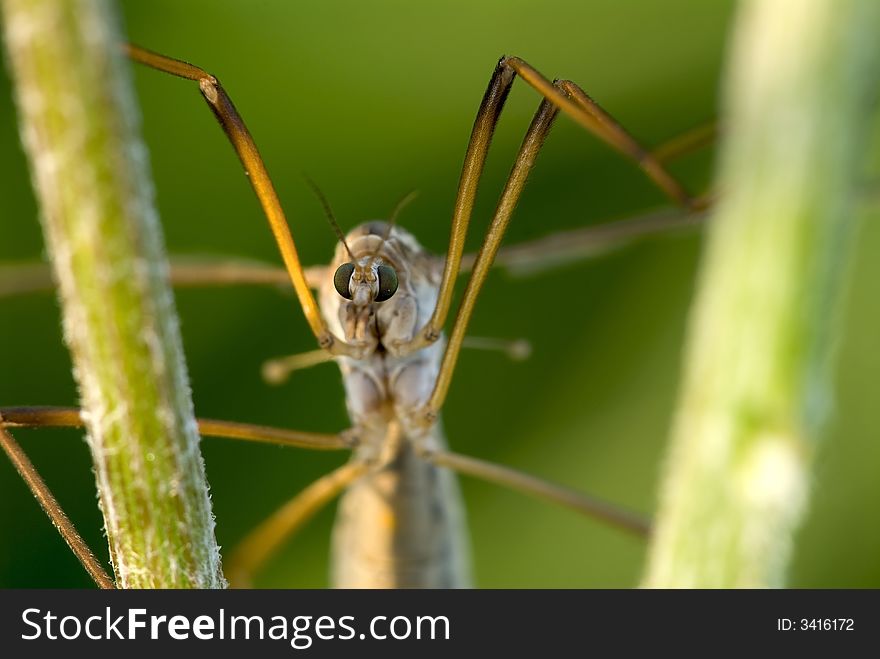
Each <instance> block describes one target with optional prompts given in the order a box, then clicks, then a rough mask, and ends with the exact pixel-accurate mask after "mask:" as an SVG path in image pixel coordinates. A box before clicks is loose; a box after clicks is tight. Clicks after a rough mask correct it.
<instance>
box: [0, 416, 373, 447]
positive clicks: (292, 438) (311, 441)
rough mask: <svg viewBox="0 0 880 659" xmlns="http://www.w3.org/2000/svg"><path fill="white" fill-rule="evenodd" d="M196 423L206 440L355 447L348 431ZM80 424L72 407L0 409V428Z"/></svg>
mask: <svg viewBox="0 0 880 659" xmlns="http://www.w3.org/2000/svg"><path fill="white" fill-rule="evenodd" d="M197 421H198V424H199V434H201V435H203V436H206V437H226V438H229V439H241V440H244V441H249V442H261V443H266V444H278V445H281V446H293V447H296V448H307V449H315V450H319V451H333V450H341V449H349V448H352V447H353V446H355V445H356V444H357V437H356V435H355V434H354V433H352V432H351V431H344V432H341V433H337V434H330V433H318V432H305V431H302V430H287V429H286V428H273V427H270V426H259V425H254V424H251V423H238V422H235V421H219V420H217V419H197ZM83 425H84V424H83V421H82V418H81V417H80V411H79V409H77V408H75V407H4V408H0V427H10V428H14V427H19V428H32V427H40V428H70V427H73V428H79V427H82V426H83Z"/></svg>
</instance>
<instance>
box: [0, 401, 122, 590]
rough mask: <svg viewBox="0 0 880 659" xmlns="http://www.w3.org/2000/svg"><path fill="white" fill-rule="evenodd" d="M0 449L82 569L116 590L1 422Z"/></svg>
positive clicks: (98, 581) (0, 418)
mask: <svg viewBox="0 0 880 659" xmlns="http://www.w3.org/2000/svg"><path fill="white" fill-rule="evenodd" d="M2 421H3V417H2V416H0V422H2ZM0 446H2V447H3V450H4V451H5V452H6V455H8V456H9V459H10V460H11V461H12V464H13V465H14V466H15V469H16V471H18V473H19V474H20V475H21V477H22V478H23V479H24V482H25V483H27V486H28V487H29V488H30V490H31V492H32V493H33V495H34V497H36V499H37V501H38V502H39V504H40V507H42V509H43V510H44V511H45V512H46V514H47V515H48V516H49V519H50V520H52V524H53V525H54V526H55V528H56V529H58V532H59V533H60V534H61V537H62V538H64V541H65V542H66V543H67V546H68V547H70V550H71V551H72V552H73V553H74V555H75V556H76V557H77V559H79V562H80V563H82V566H83V567H84V568H85V569H86V572H88V573H89V576H90V577H91V578H92V579H93V580H94V581H95V583H96V584H97V585H98V587H99V588H106V589H110V588H115V587H116V586H115V585H114V583H113V580H112V579H111V578H110V576H109V575H108V574H107V572H106V570H104V568H103V567H102V566H101V563H100V562H99V561H98V559H97V558H95V555H94V554H93V553H92V550H91V549H89V546H88V545H87V544H86V543H85V540H83V539H82V537H81V536H80V534H79V533H78V532H77V530H76V527H74V525H73V523H72V522H71V521H70V519H69V518H68V517H67V515H65V514H64V511H63V510H62V509H61V506H60V505H59V504H58V500H57V499H56V498H55V496H54V495H53V494H52V492H51V491H50V490H49V488H48V486H47V485H46V482H45V481H44V480H43V479H42V477H41V476H40V474H39V473H37V470H36V468H35V467H34V465H33V463H32V462H31V461H30V459H28V457H27V455H25V452H24V451H23V450H22V448H21V446H19V444H18V442H16V441H15V439H14V438H13V437H12V435H10V434H9V433H8V432H7V431H6V429H5V428H4V427H3V426H2V423H0Z"/></svg>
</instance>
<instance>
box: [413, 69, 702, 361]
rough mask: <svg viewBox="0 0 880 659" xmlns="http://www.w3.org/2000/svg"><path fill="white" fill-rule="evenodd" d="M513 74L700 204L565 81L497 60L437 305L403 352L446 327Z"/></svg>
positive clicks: (668, 189)
mask: <svg viewBox="0 0 880 659" xmlns="http://www.w3.org/2000/svg"><path fill="white" fill-rule="evenodd" d="M514 74H517V75H519V76H520V77H521V78H522V79H523V80H525V81H526V83H528V84H529V85H530V86H531V87H533V88H534V89H535V90H536V91H538V92H539V93H540V94H541V95H542V96H543V97H544V99H545V100H546V101H547V102H548V103H549V104H551V105H552V106H554V108H556V109H559V110H562V111H563V112H565V113H566V114H568V115H569V116H570V117H572V118H573V119H574V120H575V121H577V122H578V123H580V124H581V125H582V126H584V127H585V128H586V129H587V130H588V131H590V132H591V133H593V134H594V135H596V136H597V137H599V138H600V139H602V140H603V141H605V142H606V143H608V144H609V145H611V146H612V147H614V148H615V149H617V150H618V151H620V152H621V153H623V154H624V155H626V156H628V157H629V158H630V159H632V160H634V161H635V162H636V163H637V164H638V165H639V166H640V167H641V168H642V169H643V170H644V171H645V173H646V174H647V175H648V177H649V178H650V179H651V180H652V181H653V182H654V183H655V184H656V185H657V186H658V187H659V188H660V189H661V190H662V191H663V192H664V193H665V194H666V195H667V196H668V197H670V198H671V199H672V200H673V201H675V202H676V203H677V204H680V205H682V206H684V207H687V208H699V207H701V205H702V200H700V199H695V198H693V197H691V196H690V195H688V193H687V192H686V191H685V189H684V187H683V186H682V185H681V184H680V183H679V182H678V181H677V180H676V179H675V177H674V176H673V175H672V174H671V173H670V172H669V170H667V169H666V168H665V167H664V165H663V164H662V162H660V160H659V159H657V158H655V157H654V156H653V155H652V154H651V152H650V151H649V150H648V149H646V148H644V147H643V146H642V145H641V144H639V142H638V141H636V139H635V138H633V137H632V135H630V134H629V133H628V132H627V131H626V130H625V129H624V128H623V127H622V126H621V125H620V124H619V123H618V122H617V121H616V120H614V118H613V117H612V116H611V115H610V114H608V113H607V112H605V110H603V109H602V108H601V107H600V106H599V105H598V104H597V103H596V102H595V101H593V100H592V99H591V98H590V97H589V96H588V95H587V94H586V93H585V92H584V91H583V90H582V89H581V88H580V87H578V86H577V85H576V84H574V83H573V82H571V81H563V82H562V83H558V84H554V83H553V82H551V81H550V80H548V79H547V78H545V77H544V76H543V75H541V74H540V73H539V72H538V71H537V70H536V69H534V68H532V66H530V65H529V64H528V63H527V62H525V61H524V60H522V59H520V58H518V57H503V58H502V59H501V60H500V61H499V62H498V65H497V66H496V67H495V71H494V73H493V74H492V77H491V79H490V80H489V86H488V88H487V89H486V93H485V94H484V96H483V101H482V103H481V104H480V109H479V110H478V112H477V118H476V120H475V121H474V127H473V129H472V131H471V137H470V141H469V142H468V149H467V152H466V153H465V158H464V166H463V168H462V172H461V177H460V179H459V184H458V194H457V196H456V201H455V207H454V210H453V215H452V229H451V233H450V239H449V248H448V250H447V254H446V262H445V265H444V270H443V279H442V281H441V284H440V292H439V295H438V298H437V304H436V306H435V308H434V312H433V314H432V315H431V318H430V320H429V321H428V322H427V323H426V324H425V326H424V327H423V328H422V330H421V331H420V332H419V333H418V334H417V335H416V336H415V337H414V338H413V341H412V342H411V343H410V344H409V346H407V348H406V349H407V350H410V351H411V350H417V349H419V348H422V347H424V346H426V345H428V344H430V343H432V342H433V341H436V340H437V338H438V337H439V336H440V332H441V331H442V328H443V326H444V324H445V322H446V317H447V316H448V314H449V309H450V307H451V304H452V292H453V286H454V283H455V279H456V277H457V276H458V269H459V264H460V262H461V258H462V253H463V248H464V240H465V236H466V234H467V228H468V224H469V223H470V217H471V212H472V210H473V205H474V199H475V197H476V192H477V186H478V184H479V180H480V176H481V174H482V171H483V165H484V164H485V161H486V154H487V152H488V150H489V145H490V143H491V140H492V134H493V133H494V130H495V126H496V125H497V123H498V119H499V117H500V115H501V111H502V109H503V107H504V101H505V100H506V98H507V94H508V93H509V92H510V87H511V85H512V84H513V80H514ZM514 202H515V199H514Z"/></svg>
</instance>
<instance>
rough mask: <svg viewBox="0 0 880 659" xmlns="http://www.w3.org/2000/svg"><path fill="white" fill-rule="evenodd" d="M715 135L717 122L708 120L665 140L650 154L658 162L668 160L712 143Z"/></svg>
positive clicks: (716, 134)
mask: <svg viewBox="0 0 880 659" xmlns="http://www.w3.org/2000/svg"><path fill="white" fill-rule="evenodd" d="M717 136H718V122H717V121H709V122H706V123H705V124H701V125H699V126H696V127H694V128H691V129H690V130H687V131H685V132H683V133H681V134H680V135H676V136H675V137H672V138H670V139H668V140H666V141H665V142H663V143H662V144H660V145H659V146H657V147H655V148H654V150H653V151H651V154H652V155H653V156H654V159H655V160H657V161H659V162H670V161H672V160H675V159H676V158H681V157H682V156H686V155H687V154H689V153H692V152H694V151H697V150H698V149H702V148H703V147H704V146H707V145H709V144H712V142H714V141H715V138H716V137H717Z"/></svg>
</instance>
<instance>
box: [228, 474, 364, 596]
mask: <svg viewBox="0 0 880 659" xmlns="http://www.w3.org/2000/svg"><path fill="white" fill-rule="evenodd" d="M367 468H368V467H367V464H366V463H365V462H360V461H352V462H348V463H346V464H344V465H342V466H341V467H339V468H338V469H335V470H334V471H331V472H330V473H329V474H326V475H325V476H322V477H321V478H319V479H318V480H316V481H315V482H314V483H312V484H311V485H309V486H308V487H307V488H306V489H304V490H303V491H302V492H300V493H299V494H297V495H296V496H295V497H294V498H293V499H291V500H290V501H288V502H287V503H286V504H284V505H283V506H282V507H281V508H279V509H278V510H277V511H275V512H274V513H273V514H272V516H271V517H269V518H268V519H266V520H265V521H264V522H263V523H262V524H260V525H259V526H258V527H257V528H255V529H254V530H253V531H251V532H250V533H249V534H248V535H247V537H245V539H244V540H242V541H241V543H240V544H239V545H238V546H237V547H236V548H235V550H234V551H233V552H232V555H231V556H230V558H229V560H228V561H227V562H226V578H227V579H229V583H230V585H231V586H232V587H233V588H247V587H249V586H250V585H251V581H252V579H253V575H254V574H255V573H256V572H257V571H258V570H259V569H260V568H261V567H262V566H263V565H264V564H265V563H266V561H268V560H269V559H270V558H271V557H272V556H273V555H274V554H275V552H277V551H278V549H279V547H281V545H282V544H283V543H284V542H285V541H286V540H287V539H289V538H290V536H292V535H293V534H294V533H296V531H298V530H299V529H300V528H302V526H303V525H304V524H305V523H306V522H308V521H309V520H310V519H311V518H312V517H313V516H314V515H315V513H317V512H318V511H319V510H320V509H321V508H323V507H324V506H325V505H327V504H328V503H330V502H331V501H332V500H333V499H334V498H336V496H337V495H338V494H339V493H340V492H342V490H344V489H345V488H346V487H348V486H349V485H351V484H352V483H353V482H354V481H355V480H357V479H358V478H359V477H360V476H361V475H362V474H363V473H364V472H365V471H366V470H367Z"/></svg>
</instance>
